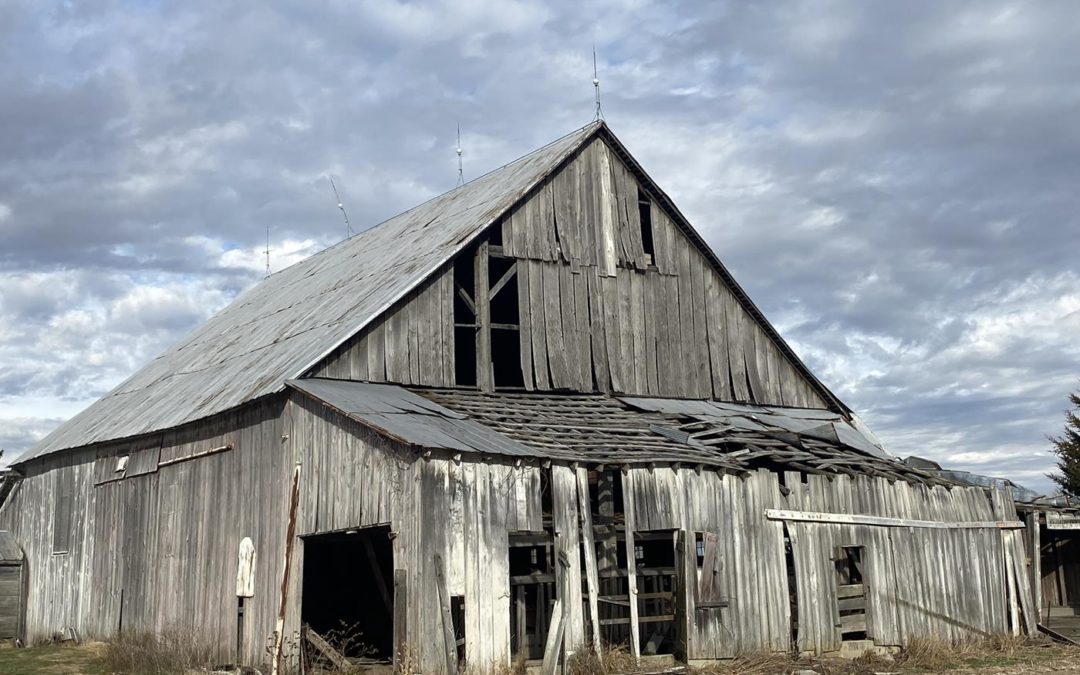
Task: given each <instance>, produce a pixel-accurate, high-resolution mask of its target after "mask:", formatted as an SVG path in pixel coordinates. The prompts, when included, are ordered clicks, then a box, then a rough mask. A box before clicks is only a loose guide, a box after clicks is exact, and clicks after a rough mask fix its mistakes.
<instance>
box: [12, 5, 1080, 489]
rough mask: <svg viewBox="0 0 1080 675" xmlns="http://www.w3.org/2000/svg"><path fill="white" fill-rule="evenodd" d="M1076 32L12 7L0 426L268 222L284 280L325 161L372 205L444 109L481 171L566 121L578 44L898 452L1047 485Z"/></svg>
mask: <svg viewBox="0 0 1080 675" xmlns="http://www.w3.org/2000/svg"><path fill="white" fill-rule="evenodd" d="M1078 38H1080V15H1078V14H1077V13H1076V12H1075V8H1074V7H1073V6H1072V4H1071V3H1067V2H1044V3H1038V4H1031V3H1012V2H1003V1H999V2H953V3H936V2H907V3H902V4H901V3H860V2H853V1H852V2H843V1H837V2H813V3H810V2H795V1H791V2H785V3H772V4H748V3H736V2H730V3H728V2H721V3H701V4H700V5H696V6H690V5H680V8H679V11H678V12H673V11H672V10H671V8H670V6H669V5H667V4H664V3H655V4H650V3H632V4H623V3H617V2H604V3H599V4H590V5H589V6H588V7H585V6H582V5H581V3H573V4H570V3H565V4H563V3H539V2H511V3H488V2H480V3H470V4H466V5H462V4H461V3H449V2H444V3H431V4H426V5H423V6H417V5H411V4H398V3H394V2H389V1H386V2H383V1H376V2H370V3H340V2H329V3H322V4H320V5H318V6H314V5H311V4H310V3H291V2H283V3H275V4H273V5H272V6H271V5H268V4H265V3H254V2H249V3H243V2H242V3H227V4H224V5H223V4H221V3H199V2H195V3H182V4H181V3H169V2H163V3H156V2H109V1H104V0H103V1H101V2H92V3H79V4H77V5H60V4H58V5H54V6H49V5H41V4H39V3H28V2H8V3H5V4H4V5H3V6H2V7H0V87H3V91H4V105H3V106H0V157H2V158H3V159H0V420H10V419H14V418H16V417H19V418H35V419H42V420H48V419H53V418H55V417H58V416H59V415H57V414H54V413H53V412H43V410H44V408H47V407H48V406H49V403H48V402H49V401H52V400H55V401H65V402H67V403H65V405H70V406H74V405H75V404H76V403H77V402H80V401H81V402H86V401H88V400H90V399H91V398H92V397H93V396H94V395H97V394H98V393H100V392H101V391H103V390H106V389H107V388H108V387H110V386H112V385H113V384H115V383H116V382H118V381H119V380H120V379H122V378H123V377H124V376H125V375H126V374H127V373H129V372H130V371H131V370H132V369H134V368H136V367H137V366H138V365H139V364H140V363H144V362H145V361H146V360H148V359H150V358H152V357H153V356H154V355H155V354H156V353H157V352H159V351H160V350H161V349H163V348H164V347H165V346H167V345H168V344H169V343H170V342H171V341H173V340H175V339H177V338H178V337H179V336H180V335H182V334H183V333H184V332H186V331H187V330H190V329H191V328H192V327H193V326H195V325H196V324H197V323H198V322H199V321H201V320H203V319H204V318H205V317H206V316H209V315H210V314H211V313H212V312H213V311H215V310H216V309H217V308H219V307H221V306H222V305H223V304H224V303H226V302H227V301H228V299H229V298H231V297H233V296H235V294H236V293H238V292H239V291H240V290H242V289H243V288H245V287H246V286H247V285H249V284H251V283H253V282H254V281H256V280H257V279H258V278H259V276H260V273H261V270H262V267H263V264H264V263H263V261H262V259H261V256H260V254H259V251H260V250H261V249H262V248H263V246H264V243H263V241H264V238H265V236H266V228H267V227H269V228H270V232H271V242H272V243H271V248H272V249H274V251H273V253H272V261H271V262H272V265H273V266H274V267H275V269H277V268H280V267H281V266H283V265H284V264H287V263H288V262H289V261H292V260H296V259H299V257H301V256H303V255H305V254H308V253H310V252H312V251H314V250H317V249H318V248H320V247H322V246H325V245H327V244H330V243H333V242H334V241H336V240H337V239H339V238H340V237H341V236H342V234H343V233H344V225H343V224H342V222H341V220H340V216H339V214H338V213H337V211H336V208H335V205H334V202H333V198H332V195H331V194H330V190H329V185H328V183H327V176H328V175H333V176H334V177H335V181H336V182H337V184H338V186H339V189H340V190H341V192H342V196H343V198H344V200H345V202H346V204H347V206H348V209H349V213H350V217H351V220H352V222H353V224H354V225H356V226H360V227H366V226H370V225H372V224H374V223H377V222H379V221H381V220H383V219H385V218H386V217H388V216H390V215H393V214H394V213H397V212H399V211H401V210H403V209H405V208H407V207H409V206H411V205H413V204H415V203H417V202H420V201H422V200H424V199H427V198H428V197H430V196H432V195H433V194H436V193H438V192H442V191H444V190H445V189H448V188H450V187H453V185H454V183H455V181H456V158H455V156H454V154H453V147H454V145H455V143H456V140H455V138H454V131H455V125H456V124H457V123H458V122H460V123H461V125H462V130H463V143H464V146H465V150H466V154H465V171H466V176H467V177H474V176H476V175H479V174H480V173H482V172H484V171H487V170H489V169H491V168H494V167H495V166H497V165H499V164H501V163H504V162H506V161H508V160H509V159H512V158H514V157H516V156H518V155H520V154H522V153H524V152H526V151H528V150H531V149H533V148H534V147H537V146H538V145H540V144H542V143H545V142H547V141H550V140H552V139H554V138H555V137H557V136H560V135H562V134H564V133H566V132H567V131H569V130H571V129H573V128H576V127H579V126H581V125H582V124H584V123H585V122H587V121H589V120H590V119H591V116H592V101H591V99H592V87H591V82H590V80H591V77H592V73H591V68H592V64H591V52H590V51H589V47H590V46H591V45H592V44H594V43H595V44H596V45H597V48H598V52H599V57H600V67H601V80H602V83H601V86H602V91H603V95H604V99H603V105H604V110H605V113H606V115H607V118H608V120H609V122H610V124H611V125H612V127H613V128H614V130H615V131H616V133H618V134H619V135H620V137H622V139H623V140H624V141H625V142H626V143H627V144H628V146H629V147H630V149H631V151H632V152H634V153H635V154H636V155H637V156H638V158H639V159H640V160H641V162H642V163H643V165H644V166H645V167H646V169H647V170H648V171H649V172H650V173H651V174H652V175H653V177H654V178H656V179H657V180H658V181H659V182H660V184H661V185H662V186H663V187H665V188H666V189H667V190H668V191H669V192H670V193H671V194H672V196H673V197H674V198H675V199H676V201H677V202H678V203H679V204H680V206H681V207H682V208H683V210H684V211H685V212H686V213H687V215H688V216H689V217H690V219H691V220H692V222H694V223H695V224H696V225H697V226H698V227H699V229H701V230H702V231H703V233H704V234H705V235H706V238H707V239H708V240H709V241H710V243H711V244H712V245H713V246H714V248H715V249H716V250H717V252H718V253H719V254H720V256H721V258H722V259H724V260H725V262H727V264H728V265H729V266H730V267H731V268H732V270H733V272H734V273H735V274H736V276H737V278H739V279H740V281H741V282H742V283H743V284H744V286H745V287H746V288H747V290H748V291H749V292H750V294H751V296H752V297H754V298H755V300H756V301H757V302H758V304H759V305H760V306H761V307H762V308H763V309H764V310H765V312H766V314H767V315H768V316H770V317H771V318H772V319H773V320H774V321H775V322H776V323H777V325H778V326H779V327H780V328H781V330H782V332H783V333H784V334H785V335H786V336H788V337H789V339H790V340H791V341H792V342H793V343H794V344H795V345H796V346H797V348H798V350H799V351H800V353H801V354H803V355H804V357H805V359H806V360H807V362H808V363H809V364H810V365H811V366H812V367H813V368H814V369H815V370H816V371H817V372H819V373H820V375H821V377H822V378H823V379H824V380H825V381H826V383H828V384H829V385H830V386H832V387H833V388H834V389H835V390H836V391H837V393H838V394H840V396H841V397H842V398H844V399H845V400H846V401H847V402H848V403H849V404H851V405H852V406H853V407H855V408H856V409H858V410H860V411H862V412H863V413H864V415H865V417H866V419H867V421H868V422H869V423H870V424H871V426H873V427H874V428H875V429H876V430H877V431H878V433H879V435H881V436H882V437H883V438H884V440H885V441H886V442H887V443H888V444H890V445H891V447H892V448H893V450H894V451H897V452H900V453H902V454H911V453H914V454H923V455H928V456H932V457H934V458H936V459H939V460H943V461H946V462H950V463H952V464H954V465H957V466H958V467H960V468H969V469H973V470H979V471H986V472H991V473H995V472H996V473H1004V474H1008V475H1010V476H1023V477H1024V478H1025V479H1026V480H1029V482H1031V483H1032V485H1033V487H1036V488H1044V489H1045V488H1047V487H1048V484H1047V483H1046V481H1045V480H1042V479H1041V478H1040V475H1041V473H1042V472H1044V471H1046V470H1048V469H1049V468H1050V461H1049V459H1048V458H1047V456H1046V455H1045V449H1046V447H1047V444H1046V442H1045V438H1044V436H1045V434H1047V433H1054V432H1056V431H1057V430H1058V429H1059V428H1060V425H1061V410H1062V408H1063V407H1064V406H1065V395H1066V393H1067V392H1068V391H1069V390H1070V389H1071V388H1075V387H1076V386H1077V384H1078V381H1080V347H1078V346H1077V345H1076V343H1075V339H1074V337H1073V336H1075V335H1076V334H1077V331H1078V330H1080V277H1078V275H1077V272H1076V265H1075V262H1074V259H1075V251H1076V249H1077V244H1078V243H1080V234H1078V233H1080V223H1078V222H1077V215H1076V214H1077V212H1078V208H1077V206H1078V204H1077V198H1076V197H1075V196H1074V193H1075V186H1074V182H1075V176H1076V175H1077V173H1078V169H1080V166H1078V165H1080V127H1077V125H1076V124H1075V122H1074V121H1073V119H1074V117H1075V114H1074V113H1075V110H1076V109H1077V104H1078V103H1080V85H1077V84H1076V83H1077V82H1080V77H1078V75H1080V72H1078V71H1080V40H1078ZM27 401H29V402H27ZM66 410H67V409H66V408H65V411H66ZM41 424H46V423H45V422H41ZM22 438H24V439H25V438H29V437H28V436H25V435H23V436H22ZM8 442H9V443H22V444H23V445H25V444H26V443H29V440H24V441H21V442H16V441H8ZM13 447H14V446H13Z"/></svg>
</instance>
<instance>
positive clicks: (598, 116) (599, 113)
mask: <svg viewBox="0 0 1080 675" xmlns="http://www.w3.org/2000/svg"><path fill="white" fill-rule="evenodd" d="M592 86H593V89H595V90H596V117H595V118H594V120H595V121H597V122H599V121H600V120H602V119H604V113H603V111H602V110H600V77H599V76H598V75H597V74H596V45H595V44H594V45H593V47H592Z"/></svg>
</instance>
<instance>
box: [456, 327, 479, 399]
mask: <svg viewBox="0 0 1080 675" xmlns="http://www.w3.org/2000/svg"><path fill="white" fill-rule="evenodd" d="M454 382H455V383H456V384H457V386H459V387H475V386H476V329H475V328H473V327H471V326H468V327H465V326H458V327H456V328H454Z"/></svg>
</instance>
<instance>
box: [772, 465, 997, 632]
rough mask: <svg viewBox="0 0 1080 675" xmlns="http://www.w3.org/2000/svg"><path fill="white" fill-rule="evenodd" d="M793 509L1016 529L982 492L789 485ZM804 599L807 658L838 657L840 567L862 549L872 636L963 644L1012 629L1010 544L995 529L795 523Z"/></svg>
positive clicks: (791, 481) (865, 484) (813, 479)
mask: <svg viewBox="0 0 1080 675" xmlns="http://www.w3.org/2000/svg"><path fill="white" fill-rule="evenodd" d="M786 483H787V487H788V488H789V489H790V490H791V494H790V495H789V496H788V497H787V502H788V504H789V508H791V509H794V510H801V511H814V512H830V513H851V514H866V515H875V516H888V517H894V518H904V519H917V520H933V521H944V522H965V521H981V522H987V521H1000V520H1016V514H1015V511H1013V510H1012V502H1011V500H1008V499H1007V498H1004V497H1002V496H1001V495H994V496H993V498H991V495H988V494H987V492H986V491H985V490H983V489H981V488H964V487H954V488H952V489H945V488H943V487H933V488H928V487H926V486H924V485H913V484H909V483H904V482H900V481H897V482H895V483H890V482H888V481H885V480H884V479H875V478H870V477H864V476H860V477H858V478H856V479H855V480H852V479H850V478H849V477H847V476H836V477H834V478H832V480H829V479H828V478H826V477H824V476H816V475H811V476H808V477H806V482H805V483H804V482H802V480H801V479H800V477H799V474H798V473H789V474H787V476H786ZM786 527H787V529H788V533H789V536H790V538H791V546H792V550H793V552H794V557H795V578H796V580H797V582H798V597H799V603H798V607H799V617H798V619H799V626H800V630H799V645H798V647H799V649H800V651H812V652H827V651H833V650H835V649H839V647H840V639H841V636H840V630H839V628H838V627H836V626H837V624H838V623H839V615H838V610H837V602H836V586H835V584H836V581H835V578H836V572H835V563H834V561H833V558H834V556H835V550H836V548H837V547H839V546H864V547H865V555H866V556H867V557H866V559H864V564H865V565H866V566H867V572H866V573H865V575H864V578H865V579H866V588H867V634H868V637H870V638H872V639H873V640H874V642H876V643H878V644H883V645H901V644H905V643H906V642H907V641H908V640H909V639H911V638H912V637H917V636H935V637H938V638H941V639H945V640H954V641H959V640H963V639H967V638H973V637H977V636H979V635H985V634H987V633H1003V632H1006V631H1008V630H1009V629H1010V623H1009V619H1008V616H1007V607H1006V600H1007V596H1006V587H1007V580H1006V577H1005V570H1004V566H1003V563H1004V551H1005V543H1004V542H1005V540H1006V537H1011V536H1014V533H1012V532H1006V531H1002V530H998V529H995V528H983V529H930V528H917V527H916V528H907V527H879V526H868V525H842V524H835V523H827V524H826V523H805V522H789V523H787V525H786Z"/></svg>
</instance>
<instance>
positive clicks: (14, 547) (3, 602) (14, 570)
mask: <svg viewBox="0 0 1080 675" xmlns="http://www.w3.org/2000/svg"><path fill="white" fill-rule="evenodd" d="M23 561H24V559H23V552H22V549H21V548H19V545H18V544H17V543H16V542H15V538H14V537H13V536H12V535H11V533H10V532H8V531H7V530H0V640H13V639H16V638H20V637H22V617H23V597H25V596H24V593H23V590H24V586H25V584H24V579H25V578H26V577H25V576H24V574H23Z"/></svg>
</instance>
